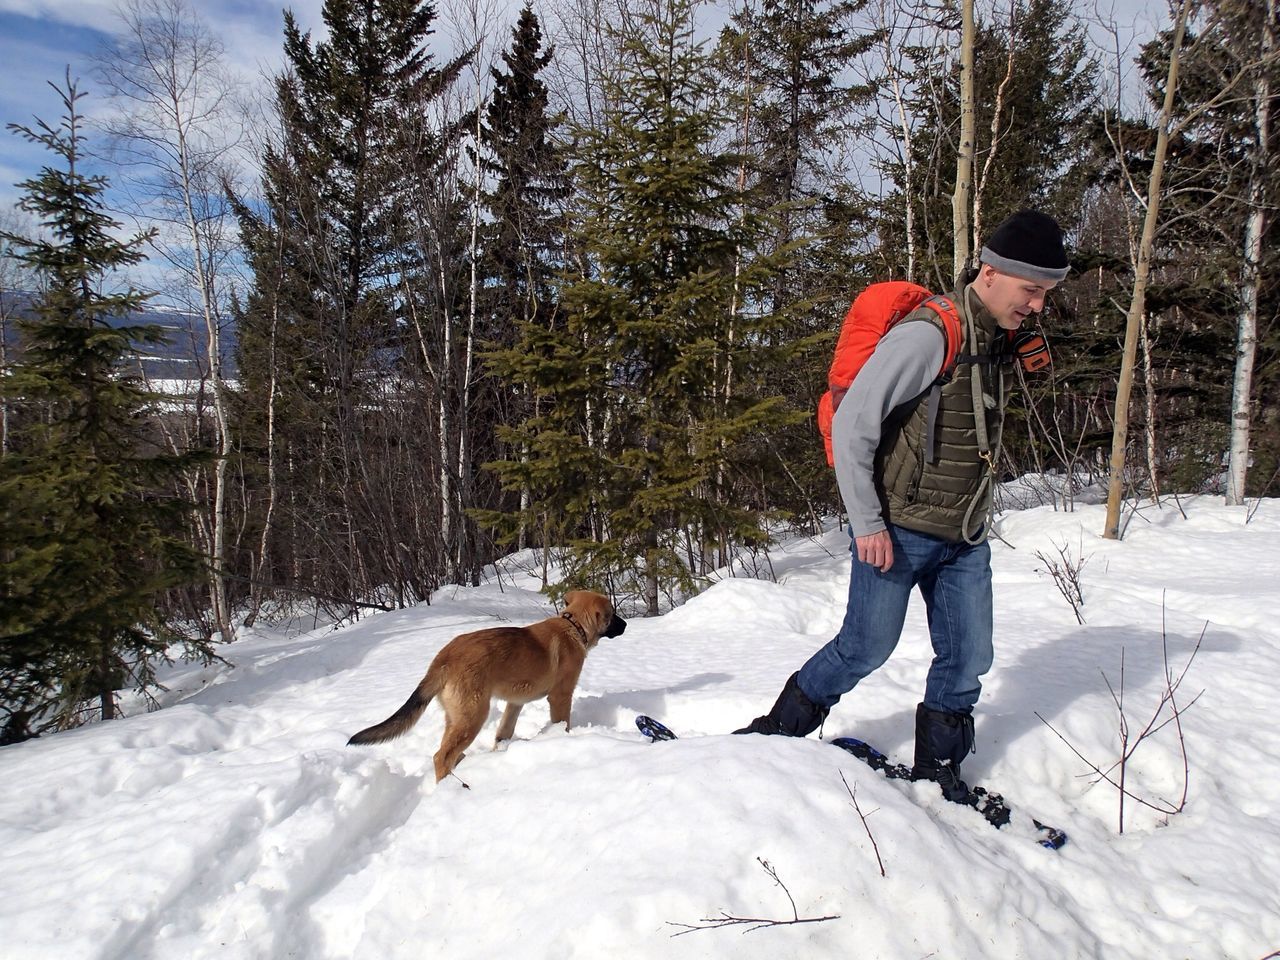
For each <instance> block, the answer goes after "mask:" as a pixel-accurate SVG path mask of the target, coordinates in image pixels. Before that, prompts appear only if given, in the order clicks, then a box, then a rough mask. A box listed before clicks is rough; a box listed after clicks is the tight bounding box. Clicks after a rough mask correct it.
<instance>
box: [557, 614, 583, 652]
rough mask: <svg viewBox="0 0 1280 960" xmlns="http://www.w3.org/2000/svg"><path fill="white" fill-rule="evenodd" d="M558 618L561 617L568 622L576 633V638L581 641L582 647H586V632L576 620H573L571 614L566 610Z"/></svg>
mask: <svg viewBox="0 0 1280 960" xmlns="http://www.w3.org/2000/svg"><path fill="white" fill-rule="evenodd" d="M560 616H561V617H563V618H564V619H565V620H568V621H569V623H570V625H572V627H573V629H575V630H577V631H578V638H579V639H580V640H581V641H582V645H583V646H584V647H585V646H586V645H587V631H585V630H583V629H582V624H580V623H578V621H577V620H575V619H573V614H572V613H570V612H569V611H568V610H566V611H565V612H564V613H562V614H560Z"/></svg>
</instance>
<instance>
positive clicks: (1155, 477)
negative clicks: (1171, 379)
mask: <svg viewBox="0 0 1280 960" xmlns="http://www.w3.org/2000/svg"><path fill="white" fill-rule="evenodd" d="M1150 325H1151V317H1150V316H1149V315H1148V314H1147V313H1146V312H1145V311H1144V312H1143V314H1142V329H1141V337H1142V385H1143V388H1144V390H1143V394H1144V397H1145V399H1146V402H1147V411H1146V412H1147V416H1146V424H1145V426H1144V428H1143V433H1144V434H1145V436H1146V440H1147V481H1148V482H1149V483H1150V484H1151V499H1152V500H1153V501H1156V500H1159V499H1160V470H1159V464H1160V453H1159V450H1158V448H1157V446H1156V373H1155V370H1154V369H1153V368H1152V366H1151V330H1150V329H1149V327H1150Z"/></svg>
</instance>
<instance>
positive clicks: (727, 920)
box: [667, 857, 840, 937]
mask: <svg viewBox="0 0 1280 960" xmlns="http://www.w3.org/2000/svg"><path fill="white" fill-rule="evenodd" d="M756 862H757V863H759V864H760V866H762V867H764V872H765V873H767V874H769V876H771V877H773V882H774V883H776V884H777V885H778V886H780V887H781V888H782V892H783V893H785V894H786V895H787V900H789V901H790V903H791V919H790V920H775V919H770V918H768V917H735V916H733V915H732V914H728V913H725V912H724V911H723V910H722V911H720V916H718V917H703V918H702V919H701V920H699V921H698V922H697V923H672V922H671V921H667V926H670V927H684V929H683V930H681V931H680V932H679V933H673V934H672V935H671V936H672V937H683V936H684V935H685V934H686V933H693V932H694V931H695V930H719V929H720V928H721V927H737V926H745V927H746V929H745V930H744V931H742V932H743V933H750V932H752V931H753V930H761V929H763V928H764V927H782V926H787V925H789V924H796V923H823V922H824V921H827V920H839V919H840V916H839V914H837V915H835V916H831V917H801V916H800V911H798V910H797V909H796V901H795V898H794V897H792V896H791V891H790V890H788V889H787V885H786V884H785V883H783V882H782V880H781V879H780V878H779V877H778V872H777V871H776V870H774V869H773V865H772V864H770V863H769V861H768V860H765V859H763V858H761V857H756Z"/></svg>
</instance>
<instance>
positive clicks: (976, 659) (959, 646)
mask: <svg viewBox="0 0 1280 960" xmlns="http://www.w3.org/2000/svg"><path fill="white" fill-rule="evenodd" d="M920 592H921V594H922V595H923V596H924V600H925V609H926V610H927V612H928V616H929V634H930V637H931V638H932V641H933V651H934V657H933V663H932V664H931V665H930V667H929V676H928V680H927V682H926V686H925V698H924V702H923V703H921V704H920V705H919V706H918V707H917V708H916V752H915V768H914V771H915V774H916V776H917V777H920V778H923V779H929V780H937V781H938V783H939V784H940V785H941V787H942V792H943V795H944V796H946V797H947V798H948V799H950V800H955V801H958V802H965V801H966V800H967V799H968V796H969V789H968V787H967V786H966V785H965V783H964V781H963V780H962V779H961V778H960V764H961V762H962V761H963V760H964V758H965V757H966V756H968V754H969V752H970V751H971V750H972V749H973V738H974V732H973V707H974V705H975V704H976V703H977V702H978V696H979V694H980V693H981V691H982V682H981V679H980V678H981V677H982V675H983V674H985V673H986V672H987V671H988V670H989V669H990V668H991V662H992V641H991V634H992V603H991V549H990V547H989V546H988V545H987V544H986V543H985V542H984V543H981V544H979V545H977V546H969V545H967V544H955V545H951V546H949V547H948V549H947V552H946V555H945V556H944V557H943V559H942V560H941V562H940V563H939V564H938V565H937V567H935V568H934V569H933V570H931V571H929V572H928V573H927V574H926V575H924V576H922V577H921V579H920Z"/></svg>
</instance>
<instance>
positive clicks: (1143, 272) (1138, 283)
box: [1102, 0, 1191, 540]
mask: <svg viewBox="0 0 1280 960" xmlns="http://www.w3.org/2000/svg"><path fill="white" fill-rule="evenodd" d="M1190 9H1191V0H1182V3H1181V4H1180V5H1179V7H1178V18H1177V21H1176V24H1175V26H1174V34H1173V45H1172V47H1171V48H1170V52H1169V74H1168V79H1167V81H1166V83H1165V94H1164V106H1163V107H1161V109H1160V119H1159V124H1158V132H1157V134H1156V148H1155V156H1154V157H1153V158H1152V165H1151V177H1150V179H1149V180H1148V183H1147V215H1146V219H1145V220H1144V222H1143V225H1142V237H1141V239H1140V240H1139V241H1138V263H1137V269H1136V270H1135V271H1134V278H1133V300H1132V302H1131V303H1130V304H1129V316H1128V320H1127V322H1126V324H1125V335H1124V359H1123V360H1122V361H1121V365H1120V379H1119V382H1118V383H1117V384H1116V407H1115V420H1114V423H1115V427H1114V430H1113V432H1112V435H1111V477H1110V483H1109V485H1108V488H1107V518H1106V526H1105V527H1104V529H1103V531H1102V535H1103V536H1104V537H1106V538H1107V539H1108V540H1117V539H1119V537H1120V501H1121V500H1122V499H1123V496H1124V466H1125V447H1126V445H1127V444H1128V441H1129V396H1130V393H1131V392H1132V390H1133V368H1134V363H1135V360H1136V357H1137V352H1138V334H1139V330H1140V328H1141V324H1142V315H1143V313H1144V311H1145V309H1146V294H1147V280H1148V278H1149V277H1150V275H1151V251H1152V248H1153V247H1154V246H1155V235H1156V223H1157V222H1158V221H1159V218H1160V188H1161V181H1162V179H1163V176H1164V161H1165V155H1166V153H1167V152H1168V149H1169V128H1170V125H1171V124H1172V118H1173V105H1174V98H1175V96H1176V94H1177V89H1178V59H1179V57H1180V55H1181V53H1182V39H1183V36H1184V35H1185V34H1186V29H1187V16H1188V14H1189V12H1190Z"/></svg>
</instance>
